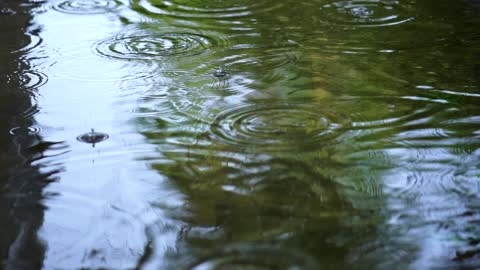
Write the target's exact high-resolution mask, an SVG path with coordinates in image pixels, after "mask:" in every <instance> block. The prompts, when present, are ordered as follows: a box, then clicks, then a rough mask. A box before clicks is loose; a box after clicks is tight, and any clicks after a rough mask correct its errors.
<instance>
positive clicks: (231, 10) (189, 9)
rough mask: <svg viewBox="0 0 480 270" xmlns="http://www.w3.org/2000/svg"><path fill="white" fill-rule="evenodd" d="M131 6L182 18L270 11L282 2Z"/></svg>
mask: <svg viewBox="0 0 480 270" xmlns="http://www.w3.org/2000/svg"><path fill="white" fill-rule="evenodd" d="M133 2H134V5H133V7H134V8H136V9H139V10H140V11H141V12H142V13H146V14H148V15H168V16H174V17H182V18H210V19H211V18H213V19H222V18H238V17H246V16H250V15H252V14H258V13H265V12H270V11H272V10H274V9H277V8H279V7H281V6H283V4H281V3H275V4H272V3H271V2H269V1H246V0H236V1H233V2H232V1H228V2H225V1H218V0H207V1H201V0H194V1H187V0H174V1H165V0H163V1H162V0H161V1H155V0H134V1H133Z"/></svg>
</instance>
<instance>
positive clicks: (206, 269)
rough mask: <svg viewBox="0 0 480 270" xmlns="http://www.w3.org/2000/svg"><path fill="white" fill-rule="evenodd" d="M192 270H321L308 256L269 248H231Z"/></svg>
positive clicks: (246, 246)
mask: <svg viewBox="0 0 480 270" xmlns="http://www.w3.org/2000/svg"><path fill="white" fill-rule="evenodd" d="M189 269H191V270H222V269H245V270H246V269H249V270H254V269H255V270H268V269H275V270H282V269H285V270H287V269H302V270H310V269H319V268H318V265H317V264H316V263H315V262H314V261H313V260H312V259H311V258H310V257H308V256H306V255H303V254H300V253H296V252H292V251H290V250H286V249H281V248H275V247H269V246H261V245H257V246H249V245H244V246H240V245H239V246H230V247H227V248H225V249H224V250H222V251H220V252H218V253H217V254H215V255H214V256H211V257H208V258H205V259H203V260H201V261H200V262H197V263H196V264H195V265H193V266H191V267H189Z"/></svg>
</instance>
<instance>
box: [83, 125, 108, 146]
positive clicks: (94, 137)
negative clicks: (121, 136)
mask: <svg viewBox="0 0 480 270" xmlns="http://www.w3.org/2000/svg"><path fill="white" fill-rule="evenodd" d="M108 138H109V136H108V134H107V133H102V132H96V131H95V130H94V129H93V128H92V131H90V132H88V133H85V134H82V135H80V136H78V137H77V140H78V141H79V142H84V143H88V144H91V145H92V147H95V144H97V143H99V142H102V141H105V140H107V139H108Z"/></svg>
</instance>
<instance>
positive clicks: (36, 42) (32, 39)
mask: <svg viewBox="0 0 480 270" xmlns="http://www.w3.org/2000/svg"><path fill="white" fill-rule="evenodd" d="M42 42H43V40H42V38H40V37H39V36H37V35H34V34H26V37H25V38H24V39H23V40H22V45H21V48H20V49H17V50H14V51H12V53H26V52H28V51H31V50H33V49H35V48H37V47H38V46H40V44H42Z"/></svg>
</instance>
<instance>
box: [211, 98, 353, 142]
mask: <svg viewBox="0 0 480 270" xmlns="http://www.w3.org/2000/svg"><path fill="white" fill-rule="evenodd" d="M349 125H350V121H349V119H348V118H346V117H344V116H342V115H341V114H338V113H336V112H333V111H329V110H328V109H322V108H318V107H316V106H313V105H306V104H294V103H285V104H272V105H260V104H259V105H246V106H241V107H237V108H234V109H231V110H227V111H224V112H221V113H220V114H219V116H218V117H217V118H216V119H215V121H214V123H213V124H212V126H211V130H212V133H213V134H214V135H215V137H217V138H218V139H219V140H221V141H224V142H227V143H231V144H235V145H242V146H245V145H255V146H265V147H268V146H272V147H275V148H283V147H287V148H288V147H294V146H314V145H318V144H322V143H325V142H327V141H330V140H334V139H335V138H336V137H337V136H338V135H339V134H340V133H341V131H342V130H343V129H344V128H346V127H347V126H349Z"/></svg>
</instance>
